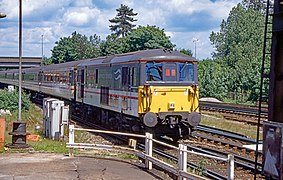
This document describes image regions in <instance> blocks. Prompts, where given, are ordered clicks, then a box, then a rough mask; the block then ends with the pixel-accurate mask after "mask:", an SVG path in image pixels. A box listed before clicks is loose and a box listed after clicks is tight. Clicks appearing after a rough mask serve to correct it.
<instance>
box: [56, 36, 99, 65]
mask: <svg viewBox="0 0 283 180" xmlns="http://www.w3.org/2000/svg"><path fill="white" fill-rule="evenodd" d="M55 44H56V45H55V47H54V48H53V49H52V50H51V52H52V55H51V61H52V63H55V64H57V63H63V62H69V61H74V60H80V59H86V58H93V57H98V56H99V55H100V38H99V37H98V36H97V35H93V36H90V37H89V38H87V37H86V36H85V35H81V34H79V33H77V32H73V33H72V35H71V36H68V37H63V38H60V40H59V41H56V42H55Z"/></svg>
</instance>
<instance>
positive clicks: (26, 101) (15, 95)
mask: <svg viewBox="0 0 283 180" xmlns="http://www.w3.org/2000/svg"><path fill="white" fill-rule="evenodd" d="M18 100H19V92H18V90H15V91H11V92H9V91H8V90H7V89H4V90H0V102H1V103H0V109H3V110H9V111H11V112H14V111H16V110H17V109H18ZM21 100H22V109H23V110H24V111H26V110H28V109H29V107H30V104H31V102H30V95H29V94H26V93H22V98H21Z"/></svg>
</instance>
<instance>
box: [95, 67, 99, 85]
mask: <svg viewBox="0 0 283 180" xmlns="http://www.w3.org/2000/svg"><path fill="white" fill-rule="evenodd" d="M95 84H98V69H95Z"/></svg>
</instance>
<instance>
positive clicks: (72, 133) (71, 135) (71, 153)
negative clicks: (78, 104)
mask: <svg viewBox="0 0 283 180" xmlns="http://www.w3.org/2000/svg"><path fill="white" fill-rule="evenodd" d="M74 127H75V126H74V125H69V144H74V143H75V130H74ZM69 157H74V148H70V149H69Z"/></svg>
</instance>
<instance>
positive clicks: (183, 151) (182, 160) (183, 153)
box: [178, 144, 188, 180]
mask: <svg viewBox="0 0 283 180" xmlns="http://www.w3.org/2000/svg"><path fill="white" fill-rule="evenodd" d="M187 154H188V153H187V146H185V145H183V144H179V157H178V172H180V171H184V172H187ZM179 180H186V178H183V177H182V176H181V175H180V174H179Z"/></svg>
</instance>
